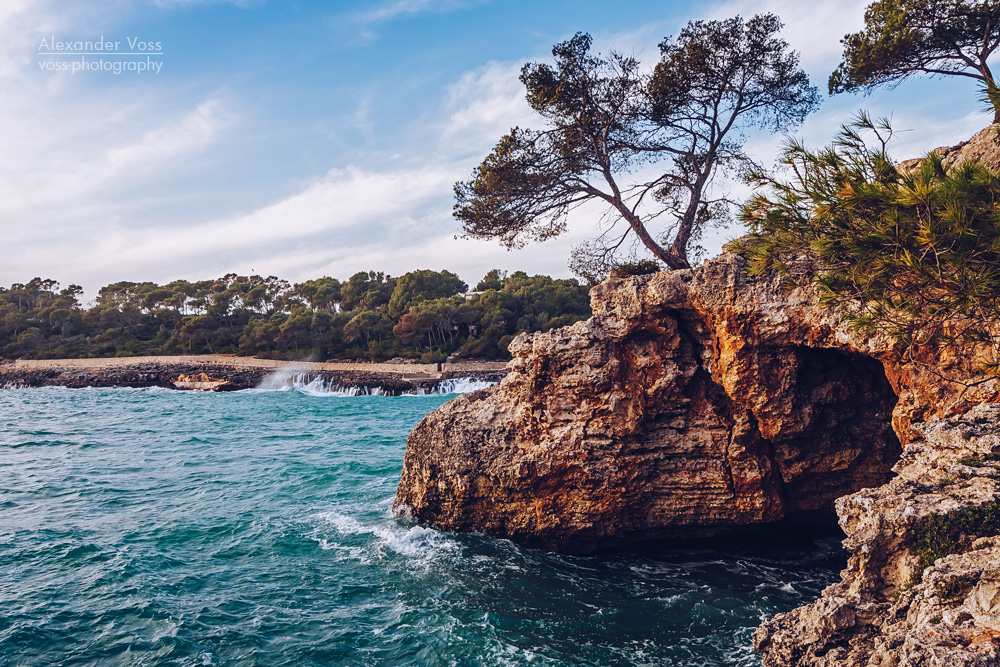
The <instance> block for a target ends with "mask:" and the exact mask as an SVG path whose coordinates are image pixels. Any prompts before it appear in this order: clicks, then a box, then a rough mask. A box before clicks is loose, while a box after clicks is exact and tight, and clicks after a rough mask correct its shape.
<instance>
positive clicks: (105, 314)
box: [0, 269, 590, 362]
mask: <svg viewBox="0 0 1000 667" xmlns="http://www.w3.org/2000/svg"><path fill="white" fill-rule="evenodd" d="M467 289H468V287H467V285H466V284H465V283H464V282H462V280H461V279H460V278H459V277H458V276H457V275H455V274H454V273H451V272H449V271H439V272H436V271H430V270H421V271H412V272H410V273H406V274H403V275H402V276H399V277H391V276H388V275H386V274H384V273H381V272H376V271H361V272H358V273H356V274H354V275H353V276H351V277H350V278H349V279H348V280H347V281H346V282H341V281H340V280H338V279H336V278H330V277H324V278H319V279H316V280H307V281H305V282H302V283H298V284H295V285H291V284H289V283H288V282H287V281H284V280H281V279H279V278H276V277H274V276H270V277H267V278H264V277H261V276H238V275H236V274H228V275H225V276H223V277H221V278H218V279H214V280H203V281H195V282H189V281H186V280H176V281H173V282H170V283H168V284H166V285H159V284H156V283H153V282H128V281H122V282H117V283H114V284H111V285H107V286H105V287H102V288H101V289H100V290H99V292H98V294H97V297H96V299H95V300H94V304H93V305H92V306H90V307H89V308H84V307H82V306H81V304H80V297H81V294H82V290H81V288H80V287H78V286H76V285H71V286H69V287H68V288H66V289H59V285H58V284H57V283H56V282H55V281H54V280H42V279H40V278H34V279H32V280H31V281H29V282H27V283H25V284H15V285H12V286H11V287H10V289H3V288H0V357H7V358H21V357H24V358H54V357H103V356H134V355H161V354H201V353H228V354H241V355H257V356H263V357H274V358H282V359H302V358H316V359H371V360H380V359H389V358H393V357H404V358H410V359H421V360H423V361H427V362H436V361H443V360H444V359H446V358H447V357H448V356H459V357H475V358H504V357H505V356H506V354H507V345H509V344H510V341H511V340H512V339H513V337H514V336H515V335H517V334H518V333H520V332H526V331H547V330H549V329H551V328H553V327H557V326H563V325H566V324H572V323H573V322H576V321H577V320H580V319H584V318H587V317H589V316H590V299H589V296H588V291H589V290H588V289H587V287H585V286H583V285H580V284H579V283H578V282H577V281H576V280H555V279H553V278H550V277H548V276H529V275H527V274H526V273H524V272H521V271H518V272H514V273H511V274H507V272H502V271H499V270H496V269H494V270H493V271H490V272H489V273H488V274H487V275H486V277H485V278H484V279H483V281H481V283H480V286H479V290H480V291H481V293H480V294H471V295H467V294H465V292H466V290H467Z"/></svg>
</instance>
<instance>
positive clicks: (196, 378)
mask: <svg viewBox="0 0 1000 667" xmlns="http://www.w3.org/2000/svg"><path fill="white" fill-rule="evenodd" d="M173 383H174V386H175V387H176V388H178V389H192V390H195V391H218V390H219V389H221V388H223V387H225V386H227V385H229V380H222V379H220V378H214V377H210V376H209V375H207V374H205V373H197V374H195V375H184V374H181V375H178V376H177V378H176V379H174V380H173Z"/></svg>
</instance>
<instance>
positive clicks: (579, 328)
mask: <svg viewBox="0 0 1000 667" xmlns="http://www.w3.org/2000/svg"><path fill="white" fill-rule="evenodd" d="M808 270H809V269H808V266H803V267H802V269H801V271H802V272H803V275H800V276H799V278H800V279H802V280H801V282H802V284H804V285H808V280H805V279H804V278H805V273H806V272H808ZM591 299H592V306H593V311H594V316H593V318H592V319H590V320H588V321H586V322H579V323H577V324H575V325H573V326H571V327H567V328H563V329H556V330H553V331H550V332H548V333H540V334H534V335H522V336H519V337H518V338H517V339H516V340H515V341H514V343H513V344H512V345H511V348H510V349H511V353H512V355H513V357H514V359H513V361H512V362H511V364H510V372H509V373H508V375H507V377H506V378H505V379H504V380H503V382H502V383H501V384H500V385H499V386H497V387H494V388H491V389H487V390H483V391H480V392H476V393H473V394H467V395H465V396H462V397H460V398H458V399H455V400H454V401H451V402H450V403H447V404H446V405H444V406H442V408H440V409H439V410H438V411H436V412H434V413H431V414H430V415H428V416H427V417H426V418H425V419H424V420H423V421H422V422H421V423H420V424H419V425H418V426H417V428H416V429H415V430H414V431H413V433H412V434H411V435H410V438H409V440H408V441H407V449H406V457H405V461H404V469H403V474H402V478H401V480H400V484H399V489H398V492H397V496H396V503H395V508H396V510H397V511H399V512H401V513H408V514H411V515H412V516H414V517H416V518H417V519H419V520H420V521H424V522H427V523H430V524H432V525H434V526H436V527H439V528H441V529H445V530H456V531H465V530H476V531H482V532H485V533H490V534H494V535H499V536H503V537H508V538H511V539H513V540H515V541H517V542H520V543H522V544H527V545H534V546H543V547H546V548H550V549H556V550H562V551H570V552H588V551H592V550H595V549H604V548H615V547H622V546H626V545H630V544H635V543H638V542H649V541H658V540H664V539H672V538H694V537H705V536H710V535H717V534H723V533H726V532H730V531H734V530H737V529H739V528H740V527H744V526H748V525H753V524H760V523H767V522H773V521H776V520H778V519H781V518H783V517H786V516H790V515H793V514H796V513H798V512H802V511H809V510H823V509H831V510H832V508H833V501H834V500H835V499H836V498H839V497H840V496H843V495H846V494H849V493H852V492H855V491H858V490H859V489H862V488H866V487H875V486H879V485H881V484H884V483H885V482H887V481H889V479H890V477H891V472H890V469H891V467H892V465H893V464H894V463H895V462H896V460H897V459H898V458H899V455H900V451H901V441H903V442H906V441H908V440H909V437H910V436H909V426H910V424H911V423H913V422H917V421H922V420H924V419H926V418H928V417H930V416H932V415H933V414H946V413H950V412H954V411H956V410H958V411H961V410H963V409H968V407H969V406H970V405H975V404H976V403H978V402H981V401H982V395H983V394H984V392H985V393H989V392H991V391H992V392H995V383H994V384H990V383H986V384H984V385H979V386H977V387H976V388H974V389H967V388H965V387H960V386H958V385H955V384H954V383H951V382H949V381H947V379H946V378H947V377H948V376H949V374H951V375H957V376H968V374H969V370H968V368H966V367H965V366H964V365H967V364H968V363H969V360H968V359H967V358H965V357H961V356H959V357H955V358H951V359H944V358H941V357H935V356H934V355H933V354H932V355H930V356H931V357H932V358H930V359H929V362H928V364H927V365H926V366H925V365H919V366H914V365H913V364H909V365H907V364H903V363H901V361H900V360H899V359H898V357H897V355H896V353H895V352H894V351H893V346H892V343H891V341H889V340H887V339H881V338H877V337H876V338H868V337H864V336H860V335H858V334H856V333H855V332H853V331H851V330H850V329H849V327H847V326H846V325H845V324H844V323H843V322H842V321H840V320H839V319H838V317H837V315H836V314H835V313H834V312H832V311H831V309H829V308H828V307H825V306H822V305H821V304H820V303H819V300H818V298H817V296H816V294H815V293H814V291H813V289H812V288H810V287H808V286H806V287H801V288H797V289H794V290H792V291H791V292H790V293H789V292H788V290H786V289H785V288H783V287H782V286H781V285H780V284H779V283H778V282H777V281H776V280H770V281H769V280H761V281H757V280H753V279H751V278H750V277H749V276H748V275H747V273H746V271H745V264H744V260H742V258H740V257H738V256H735V255H731V254H726V255H723V256H722V257H720V258H718V259H715V260H713V261H710V262H707V263H705V264H703V265H702V266H701V267H699V268H697V269H693V270H685V271H673V272H663V273H658V274H652V275H647V276H636V277H629V278H625V279H620V278H615V277H612V278H610V279H609V280H607V281H606V282H604V283H603V284H601V285H599V286H597V287H595V288H594V290H593V291H592V293H591ZM963 364H964V365H963Z"/></svg>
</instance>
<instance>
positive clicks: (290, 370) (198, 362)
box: [0, 355, 506, 395]
mask: <svg viewBox="0 0 1000 667" xmlns="http://www.w3.org/2000/svg"><path fill="white" fill-rule="evenodd" d="M201 375H204V376H206V378H210V379H212V380H218V381H221V382H220V383H216V384H219V387H218V389H219V390H220V391H235V390H239V389H251V388H254V387H258V386H260V385H261V383H262V382H264V381H265V380H267V379H268V378H274V377H277V378H278V379H279V380H281V381H290V380H292V379H295V380H297V381H298V382H300V383H302V384H307V383H309V382H312V381H314V380H316V379H319V380H321V381H322V383H323V385H324V386H325V387H328V388H356V389H358V390H360V391H362V392H369V393H374V392H379V393H383V394H393V395H395V394H405V393H412V392H415V391H420V390H424V391H433V390H435V389H436V388H438V387H439V386H440V385H441V383H442V382H446V381H448V380H457V379H462V378H466V379H470V380H481V381H488V382H499V381H500V380H501V379H502V378H503V377H504V375H506V364H504V363H494V362H462V363H458V364H441V365H440V366H438V365H437V364H364V363H320V362H285V361H274V360H270V359H255V358H252V357H227V356H224V355H193V356H186V357H132V358H129V357H116V358H113V359H54V360H39V361H13V362H5V363H3V362H0V387H8V388H14V387H49V386H57V387H71V388H83V387H164V388H169V389H176V388H180V386H183V385H184V384H185V383H183V382H181V383H178V382H177V380H179V379H181V378H182V377H185V376H186V377H194V376H201ZM179 385H180V386H179Z"/></svg>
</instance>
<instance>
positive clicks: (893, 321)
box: [733, 113, 1000, 372]
mask: <svg viewBox="0 0 1000 667" xmlns="http://www.w3.org/2000/svg"><path fill="white" fill-rule="evenodd" d="M891 136H892V129H891V127H890V126H889V123H888V122H887V121H885V120H880V121H874V120H872V119H871V118H870V117H868V116H867V115H866V114H863V113H862V114H859V115H858V116H857V117H856V118H855V120H854V121H853V122H852V123H850V124H848V125H845V126H844V127H843V128H842V130H841V132H840V134H839V135H838V136H837V138H836V139H835V141H834V143H833V144H832V145H831V146H829V147H827V148H826V149H823V150H821V151H818V152H812V151H809V150H807V149H806V148H805V147H804V146H802V145H801V144H800V143H797V142H789V143H788V144H787V145H786V147H785V150H784V152H783V154H782V157H781V164H782V165H783V166H784V168H785V169H784V170H783V171H784V173H785V174H786V176H787V177H788V180H780V179H779V178H778V177H774V176H771V175H768V174H765V173H756V174H754V175H753V176H752V177H751V182H752V183H753V184H754V185H756V186H757V193H756V194H755V195H754V196H753V197H752V199H751V200H750V201H749V202H748V203H747V204H746V206H745V208H744V210H743V220H744V222H745V223H746V224H747V225H748V227H749V229H750V234H749V235H748V236H747V237H744V238H743V239H740V240H739V241H737V242H735V243H734V244H733V246H734V248H733V249H734V250H736V251H737V252H739V253H740V254H742V255H743V256H744V257H746V258H747V259H748V260H749V261H750V271H751V273H752V274H754V275H762V274H765V273H767V272H770V271H777V272H778V273H780V274H782V275H784V276H786V277H787V276H789V275H790V267H791V264H792V263H793V262H794V261H795V260H796V259H798V258H800V257H802V256H808V257H811V258H814V259H815V260H818V263H819V266H820V269H821V270H820V271H818V272H816V273H815V274H814V275H813V280H814V281H815V282H816V283H818V285H819V286H820V288H821V291H822V295H823V297H824V299H825V301H827V302H828V303H831V304H835V305H840V306H843V307H844V308H843V311H844V312H845V314H846V316H847V317H848V318H849V319H850V320H851V321H852V322H853V324H855V325H856V326H857V327H858V328H860V329H862V330H866V331H869V332H885V333H888V334H890V335H892V336H894V337H896V339H897V340H898V341H899V343H900V344H901V346H902V347H903V349H904V350H905V351H906V352H907V353H908V354H909V356H911V358H913V357H914V353H915V352H916V351H917V350H918V349H919V348H920V347H921V346H924V345H930V344H936V345H941V344H953V343H956V342H958V341H962V342H967V343H968V342H971V343H979V344H983V345H984V346H985V348H984V349H985V351H986V352H988V356H989V359H990V361H989V362H987V365H988V366H990V367H991V368H992V370H993V371H994V372H995V371H996V369H997V364H996V361H997V351H998V350H1000V331H998V327H997V322H998V319H1000V318H998V307H1000V174H997V173H995V172H993V171H990V170H989V169H987V168H985V167H983V166H981V165H978V164H963V165H960V166H957V167H955V168H946V167H945V166H944V165H943V164H942V163H941V160H940V159H938V158H937V157H935V156H930V157H928V158H927V159H926V160H924V161H923V162H922V163H921V164H920V166H918V167H916V168H915V169H914V170H912V171H906V170H901V169H900V168H897V165H896V164H895V162H894V161H893V160H892V159H891V158H890V157H889V155H888V153H887V150H886V147H887V144H888V142H889V140H890V138H891ZM872 137H874V140H872Z"/></svg>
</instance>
